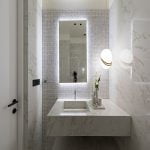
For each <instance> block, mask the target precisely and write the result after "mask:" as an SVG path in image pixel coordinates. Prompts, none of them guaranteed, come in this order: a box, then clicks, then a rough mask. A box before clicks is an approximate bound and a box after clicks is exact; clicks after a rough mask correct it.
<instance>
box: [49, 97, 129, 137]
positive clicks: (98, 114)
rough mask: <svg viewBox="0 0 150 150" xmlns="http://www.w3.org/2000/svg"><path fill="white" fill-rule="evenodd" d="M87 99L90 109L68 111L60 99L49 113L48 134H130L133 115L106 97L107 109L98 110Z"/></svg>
mask: <svg viewBox="0 0 150 150" xmlns="http://www.w3.org/2000/svg"><path fill="white" fill-rule="evenodd" d="M65 100H66V101H68V100H67V99H65ZM82 101H83V100H82ZM85 101H87V104H88V106H89V110H90V111H85V112H72V111H71V112H70V111H69V112H68V111H67V112H66V111H64V100H63V99H58V100H57V101H56V103H55V104H54V106H53V107H52V109H51V110H50V112H49V113H48V115H47V117H48V124H47V136H123V137H126V136H130V130H131V116H130V115H129V114H127V113H126V112H125V111H123V110H122V109H121V108H119V107H118V106H117V105H116V104H114V103H113V102H112V101H111V100H108V99H104V100H103V105H104V106H105V109H97V110H95V109H93V106H92V101H91V100H85Z"/></svg>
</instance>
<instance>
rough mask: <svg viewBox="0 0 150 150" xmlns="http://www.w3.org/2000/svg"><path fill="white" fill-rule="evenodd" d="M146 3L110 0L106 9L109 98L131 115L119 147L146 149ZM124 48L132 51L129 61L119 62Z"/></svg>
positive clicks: (149, 52)
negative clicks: (110, 57) (110, 56)
mask: <svg viewBox="0 0 150 150" xmlns="http://www.w3.org/2000/svg"><path fill="white" fill-rule="evenodd" d="M149 6H150V1H149V0H142V1H141V0H114V2H113V4H112V6H111V8H110V48H111V49H112V52H113V66H112V68H111V73H110V98H111V99H112V100H113V101H114V102H116V103H117V104H118V105H119V106H120V107H122V108H123V109H124V110H125V111H127V112H128V113H129V114H130V115H132V131H131V138H126V139H123V138H122V139H118V143H119V145H120V150H148V149H149V143H150V126H149V125H150V116H149V114H150V84H149V81H148V80H147V79H149V76H150V72H149V71H148V70H149V65H150V59H146V57H148V58H150V44H149V43H150V40H149V38H148V37H149V35H150V29H149V27H148V28H147V26H149V25H150V22H148V21H146V22H145V21H144V20H143V19H146V20H149V19H150V9H149ZM136 19H140V23H139V22H134V26H133V20H136ZM132 29H133V30H134V34H133V30H132ZM135 33H137V34H135ZM132 39H134V40H132ZM137 40H138V42H136V41H137ZM148 41H149V42H148ZM145 43H146V44H145ZM124 49H129V51H130V52H131V53H132V54H133V64H131V65H127V64H125V63H122V59H120V54H122V52H123V50H124ZM139 49H140V52H139ZM125 58H127V57H125ZM135 64H138V67H135ZM146 64H148V65H146ZM140 67H141V69H142V70H140ZM141 71H143V74H142V75H141ZM135 73H136V76H135ZM143 75H144V76H143ZM137 77H138V78H137Z"/></svg>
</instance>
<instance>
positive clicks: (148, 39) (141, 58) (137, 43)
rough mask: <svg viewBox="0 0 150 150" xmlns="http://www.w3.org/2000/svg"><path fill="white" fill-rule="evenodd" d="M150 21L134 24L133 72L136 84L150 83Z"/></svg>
mask: <svg viewBox="0 0 150 150" xmlns="http://www.w3.org/2000/svg"><path fill="white" fill-rule="evenodd" d="M149 27H150V20H135V21H134V23H133V39H132V47H133V56H134V61H133V71H132V75H133V76H132V77H133V80H134V81H135V82H150V69H149V64H150V28H149Z"/></svg>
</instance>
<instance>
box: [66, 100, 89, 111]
mask: <svg viewBox="0 0 150 150" xmlns="http://www.w3.org/2000/svg"><path fill="white" fill-rule="evenodd" d="M64 110H65V111H89V107H88V105H87V102H86V101H64Z"/></svg>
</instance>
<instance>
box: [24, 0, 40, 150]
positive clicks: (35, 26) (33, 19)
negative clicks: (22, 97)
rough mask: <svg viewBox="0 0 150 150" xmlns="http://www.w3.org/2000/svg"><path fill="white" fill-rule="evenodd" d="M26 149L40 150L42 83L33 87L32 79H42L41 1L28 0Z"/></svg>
mask: <svg viewBox="0 0 150 150" xmlns="http://www.w3.org/2000/svg"><path fill="white" fill-rule="evenodd" d="M27 14H28V32H27V34H28V37H27V40H28V101H27V111H28V113H27V114H26V115H27V118H28V121H27V122H26V123H27V124H28V125H27V129H26V130H25V133H26V134H28V143H27V145H28V146H27V149H28V150H42V85H39V86H36V87H33V86H32V80H33V79H40V80H42V1H41V0H29V1H28V13H27Z"/></svg>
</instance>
